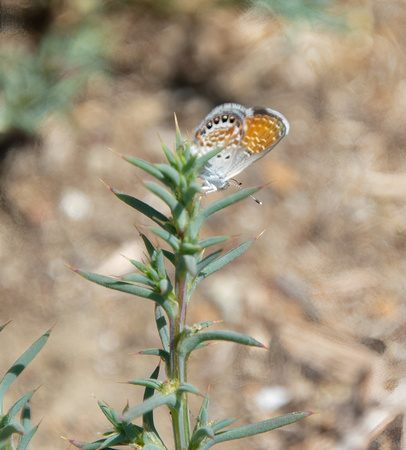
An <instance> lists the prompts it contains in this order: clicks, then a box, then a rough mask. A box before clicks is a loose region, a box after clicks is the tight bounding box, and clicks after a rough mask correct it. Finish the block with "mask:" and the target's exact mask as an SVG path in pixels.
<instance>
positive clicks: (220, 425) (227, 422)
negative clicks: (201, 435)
mask: <svg viewBox="0 0 406 450" xmlns="http://www.w3.org/2000/svg"><path fill="white" fill-rule="evenodd" d="M236 420H237V419H231V418H230V419H223V420H220V421H218V422H217V423H215V424H213V425H212V426H211V429H212V430H213V431H214V432H216V431H219V430H221V429H222V428H226V427H229V426H230V425H231V424H233V423H234V422H235V421H236Z"/></svg>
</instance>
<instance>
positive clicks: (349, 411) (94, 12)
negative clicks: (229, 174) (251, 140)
mask: <svg viewBox="0 0 406 450" xmlns="http://www.w3.org/2000/svg"><path fill="white" fill-rule="evenodd" d="M0 8H1V9H0V21H1V22H0V26H1V34H0V195H1V197H0V200H1V209H0V281H1V287H0V289H1V294H0V295H1V322H2V323H4V322H6V321H7V320H9V319H12V323H11V324H10V325H9V326H8V327H7V328H6V330H4V331H3V333H1V336H0V342H1V348H2V351H1V357H0V369H1V371H2V372H4V371H6V370H7V369H8V368H9V366H10V365H11V364H12V363H13V362H14V361H15V359H16V358H17V357H18V356H19V355H20V354H21V353H22V352H23V351H24V350H25V349H26V348H27V347H28V346H29V345H30V344H31V343H32V342H33V341H34V340H36V339H37V338H38V337H39V336H40V335H41V334H42V333H44V332H45V331H46V330H47V329H48V328H49V327H50V326H51V325H52V324H53V323H54V322H57V325H56V327H55V330H54V332H53V334H52V336H51V339H50V340H49V342H48V344H47V345H46V346H45V348H44V349H43V350H42V351H41V353H40V354H39V356H38V357H37V358H36V359H35V360H34V361H33V363H31V365H30V366H29V368H28V369H27V370H26V371H25V372H24V373H23V375H22V376H21V377H19V379H18V381H17V382H16V383H15V386H14V385H13V389H14V391H12V392H10V394H9V395H8V396H7V397H6V402H9V404H6V407H8V406H10V405H11V404H12V402H13V401H14V400H15V399H16V398H17V395H22V394H23V393H25V392H27V391H28V390H31V389H33V388H35V387H37V386H38V385H42V387H41V389H40V390H39V391H38V392H37V393H36V394H35V396H34V398H33V401H32V409H33V420H34V423H37V422H39V421H40V420H41V419H42V423H41V426H40V428H39V430H38V432H37V434H36V436H35V437H34V439H33V445H32V448H34V449H45V450H51V449H65V448H67V445H68V444H67V443H66V442H65V441H63V440H62V439H61V438H60V435H62V436H66V437H68V438H76V439H78V440H84V441H91V440H95V439H97V438H98V435H97V432H103V431H105V430H106V429H107V428H108V423H107V421H106V420H105V418H104V416H103V415H102V414H101V412H100V410H99V408H98V406H97V402H96V400H95V399H94V397H93V395H94V396H95V397H96V398H98V399H102V400H104V401H105V402H107V403H108V404H110V405H111V406H112V407H114V408H116V409H117V410H121V409H122V408H123V407H124V406H125V403H126V402H127V399H128V400H129V402H130V404H131V405H135V404H136V403H138V402H139V401H141V399H142V390H141V389H138V388H136V387H131V386H127V385H123V384H118V383H117V382H119V381H126V380H130V379H134V378H142V377H146V376H149V374H150V373H152V371H153V369H154V368H155V365H156V363H157V361H156V359H154V358H153V357H146V356H144V357H141V356H135V355H129V354H130V353H132V352H137V351H139V350H140V349H142V348H148V347H154V346H158V345H159V342H158V337H157V333H156V329H155V325H154V322H153V305H152V304H150V303H149V302H148V301H146V300H142V299H135V298H132V297H130V296H126V295H125V294H119V293H116V292H113V291H108V290H106V289H103V288H101V287H98V286H96V285H92V284H90V283H88V282H86V281H85V280H83V279H81V278H80V277H78V276H77V275H75V274H74V273H72V272H71V271H69V270H68V269H67V268H66V267H65V264H67V265H71V266H74V267H80V268H82V269H85V270H90V271H95V272H99V273H104V274H107V275H120V274H124V273H126V272H129V271H131V267H129V264H128V263H127V262H126V261H125V259H124V258H122V257H121V256H120V254H124V255H126V256H127V257H131V258H135V259H137V258H142V255H143V246H142V243H141V242H140V239H139V237H138V232H137V231H136V229H135V227H134V225H136V226H137V227H139V228H141V229H145V228H144V227H146V226H148V225H149V223H148V221H147V220H146V219H145V218H143V217H142V216H140V214H137V213H136V212H135V211H134V210H131V208H129V207H127V206H125V205H124V204H123V203H122V202H120V201H118V200H117V199H116V198H115V197H114V196H113V195H111V193H110V192H109V191H108V190H107V189H106V188H105V187H104V186H103V185H102V183H101V182H100V179H103V181H105V182H106V183H108V184H109V185H111V186H113V187H115V188H117V189H119V190H122V191H125V192H127V193H129V194H131V195H134V196H136V197H138V198H140V199H142V200H143V201H145V202H151V204H152V205H153V206H155V207H158V208H163V207H162V205H160V204H159V202H158V201H157V200H155V199H154V198H153V196H152V195H150V194H149V193H148V192H147V191H146V190H145V189H144V188H143V187H142V186H141V185H140V183H139V178H138V177H140V176H144V174H143V173H141V171H139V170H137V169H135V168H134V167H132V166H130V165H129V164H127V163H125V162H124V161H122V160H121V159H120V158H119V157H117V156H116V155H115V154H114V153H113V152H111V151H109V148H111V149H113V150H115V151H117V152H120V153H124V154H129V155H133V156H136V157H142V158H145V159H146V160H148V161H151V162H162V161H163V155H162V152H161V149H160V143H159V138H158V135H159V136H160V137H161V138H162V140H163V141H164V142H165V143H166V144H167V145H168V146H170V147H172V146H173V143H174V116H173V114H174V113H176V115H177V117H178V120H179V124H180V128H181V130H182V132H183V135H184V137H185V138H186V137H187V136H188V135H189V136H192V134H193V130H194V128H195V127H196V126H197V125H198V124H199V123H200V121H201V120H202V119H203V117H204V116H205V115H206V114H207V113H208V112H209V111H210V110H211V109H212V108H213V107H214V106H216V105H218V104H221V103H223V102H229V101H233V102H237V103H241V104H243V105H244V106H247V107H248V106H254V105H258V106H265V107H270V108H272V109H275V110H277V111H280V112H281V113H282V114H284V115H285V116H286V118H287V119H288V120H289V122H290V125H291V131H290V134H289V135H288V136H287V137H286V138H285V139H283V141H282V142H281V143H280V144H279V145H278V146H277V147H276V148H275V149H274V150H273V151H272V152H271V153H270V154H269V155H267V156H266V158H264V159H262V160H261V163H258V164H254V165H253V166H251V167H249V168H248V169H247V170H245V171H244V172H243V173H242V174H240V175H239V176H238V180H239V181H241V182H242V183H243V185H244V186H251V185H257V184H267V186H266V187H265V188H264V189H263V190H262V191H261V192H260V193H259V194H258V198H260V200H261V201H262V202H263V205H262V206H259V205H257V204H256V203H255V202H254V201H252V200H251V199H247V200H245V201H244V202H241V203H240V204H237V205H234V206H233V207H232V208H230V209H229V210H227V211H226V212H225V213H219V214H217V215H215V216H213V217H212V218H211V219H210V221H209V222H208V224H207V226H206V228H205V229H204V236H203V237H208V236H211V235H213V234H220V235H223V234H231V235H234V236H235V238H234V239H233V242H231V243H229V244H227V245H229V247H230V248H231V247H232V246H234V245H237V244H238V243H240V242H243V241H244V240H247V239H251V238H253V237H255V236H257V235H259V234H260V233H261V232H262V231H263V230H265V233H264V234H263V235H262V236H261V238H260V239H259V240H258V241H257V242H256V244H255V245H254V246H253V247H251V248H250V250H249V251H248V252H247V253H245V254H244V255H243V256H242V257H240V258H239V259H238V260H236V261H235V262H233V263H232V264H231V265H229V266H227V268H225V269H224V270H222V271H221V272H219V273H217V274H216V275H214V276H213V277H211V278H209V279H207V280H206V281H205V282H204V283H203V284H202V285H201V289H200V290H198V291H197V292H196V295H195V297H194V301H193V302H192V304H191V306H190V313H189V321H190V323H191V324H192V323H195V322H197V321H201V320H220V319H222V320H224V322H223V323H222V324H220V325H218V326H217V327H218V328H220V327H221V328H226V329H230V330H235V331H239V332H243V333H246V334H249V335H252V336H253V337H255V338H256V339H258V340H260V341H261V342H263V343H264V344H265V345H267V346H269V347H270V351H269V352H267V351H263V350H258V349H245V348H240V347H239V346H237V345H231V344H226V343H220V344H217V345H215V346H213V347H211V348H208V349H205V350H201V351H200V352H198V353H196V354H194V356H193V357H192V358H191V360H190V363H189V370H190V375H189V381H190V382H191V383H193V384H195V385H196V386H197V387H198V388H199V389H200V390H201V392H205V391H206V389H207V388H208V386H209V385H210V395H211V419H213V420H214V419H223V418H226V417H238V418H239V420H238V421H237V422H236V423H237V425H243V424H248V423H252V422H255V421H260V420H264V419H266V418H269V417H273V416H276V415H280V414H284V413H287V412H291V411H298V410H311V411H317V412H319V414H316V415H313V416H311V417H309V418H307V419H305V420H302V421H300V422H299V423H297V424H294V425H292V426H289V427H286V428H283V429H281V430H278V431H275V432H271V433H267V434H264V435H260V436H257V437H255V438H250V439H249V440H241V441H236V442H234V443H232V444H228V445H227V444H224V445H223V446H222V448H224V449H237V450H238V449H247V448H250V449H263V450H266V449H271V448H272V449H274V450H275V449H276V450H279V449H280V450H283V449H295V450H299V449H300V450H304V449H306V450H307V449H309V450H310V449H344V450H351V449H355V450H358V449H371V450H372V449H400V448H403V447H402V445H404V442H403V444H402V439H403V433H404V432H405V419H404V414H405V412H406V407H405V405H406V385H405V380H404V374H405V368H406V367H405V366H406V364H405V361H406V349H405V337H406V326H405V323H406V322H405V319H406V279H405V271H406V259H405V256H404V253H405V250H406V174H405V172H406V163H405V160H406V151H405V146H404V145H405V144H404V142H405V138H406V128H405V125H404V123H405V117H406V79H405V69H406V60H405V50H406V4H405V3H404V2H400V1H390V0H388V1H372V0H371V1H367V0H365V1H362V0H359V1H356V2H354V1H345V0H343V1H333V0H331V1H329V0H308V1H304V0H302V1H300V0H291V1H289V2H285V1H284V0H262V1H256V0H251V1H248V0H247V1H244V0H239V1H238V0H235V1H232V0H228V1H220V0H218V1H215V0H196V1H193V2H191V1H188V0H173V1H165V0H139V1H135V0H133V1H131V0H127V1H125V0H122V1H109V0H105V1H97V0H86V1H82V0H72V1H69V2H67V1H63V0H42V1H40V0H36V1H32V0H31V1H30V0H19V1H15V0H2V2H1V6H0ZM230 189H232V188H230ZM222 195H225V193H224V192H220V193H215V194H212V195H209V196H208V197H207V198H205V199H204V200H203V201H204V202H206V203H208V202H211V201H213V200H214V199H216V198H218V197H219V196H220V197H221V196H222ZM227 245H226V246H225V249H226V250H227V248H228V247H227ZM200 402H201V399H192V401H191V408H192V411H193V413H194V414H196V413H197V411H198V407H199V404H200ZM157 422H158V423H159V431H160V432H161V433H162V435H163V437H166V439H167V442H171V440H170V436H171V427H170V417H169V415H168V413H167V411H166V410H164V409H163V408H161V409H160V410H158V420H157ZM168 439H169V440H168ZM170 445H172V444H170Z"/></svg>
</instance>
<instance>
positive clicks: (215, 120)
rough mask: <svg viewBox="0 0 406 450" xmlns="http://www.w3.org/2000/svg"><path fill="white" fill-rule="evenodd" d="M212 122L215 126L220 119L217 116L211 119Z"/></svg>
mask: <svg viewBox="0 0 406 450" xmlns="http://www.w3.org/2000/svg"><path fill="white" fill-rule="evenodd" d="M213 122H214V123H215V124H216V125H217V124H218V123H219V122H220V117H219V116H217V117H215V118H214V119H213Z"/></svg>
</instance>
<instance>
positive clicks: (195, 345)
mask: <svg viewBox="0 0 406 450" xmlns="http://www.w3.org/2000/svg"><path fill="white" fill-rule="evenodd" d="M162 148H163V151H164V153H165V156H166V158H167V160H168V164H150V163H148V162H146V161H144V160H141V159H137V158H133V157H129V156H122V157H123V159H125V160H126V161H128V162H129V163H131V164H133V165H134V166H136V167H138V168H140V169H142V170H143V171H145V172H147V173H148V174H149V175H151V176H152V177H153V178H155V179H156V180H157V181H158V182H159V184H158V183H156V182H153V181H145V182H143V185H144V186H145V188H147V189H148V190H149V191H151V192H152V193H153V194H155V195H156V196H157V197H159V198H160V199H161V200H162V201H163V202H164V203H166V205H167V206H168V207H169V210H170V214H169V215H165V214H163V213H161V212H160V211H158V210H156V209H155V208H153V207H151V206H150V205H148V204H146V203H144V202H143V201H141V200H139V199H137V198H134V197H132V196H131V195H128V194H125V193H124V192H120V191H118V190H116V189H113V188H110V190H111V192H113V193H114V194H115V195H116V196H117V197H118V198H119V199H120V200H122V201H123V202H125V203H126V204H128V205H129V206H131V207H132V208H134V209H136V210H137V211H138V212H140V213H142V214H143V215H145V216H146V217H148V218H149V219H151V220H152V221H153V222H154V223H155V226H152V227H150V228H149V230H150V232H151V233H153V234H154V235H156V236H158V237H159V238H160V239H162V240H163V241H164V242H166V244H168V246H169V248H170V249H171V250H164V249H163V248H161V247H159V246H157V247H156V246H154V245H153V244H152V243H151V241H150V240H149V239H148V237H147V236H145V235H144V234H141V238H142V240H143V241H144V244H145V248H146V251H147V255H148V258H147V260H146V261H142V262H140V261H135V260H132V259H130V263H131V264H132V265H133V266H134V267H135V268H136V269H137V271H136V272H135V273H131V274H129V275H125V276H123V277H121V278H113V277H107V276H104V275H98V274H95V273H91V272H84V271H82V270H78V269H74V270H75V271H76V272H77V273H78V274H79V275H81V276H82V277H83V278H86V279H87V280H90V281H92V282H94V283H97V284H99V285H101V286H104V287H107V288H110V289H115V290H117V291H121V292H125V293H127V294H132V295H134V296H136V297H143V298H147V299H150V300H152V301H154V302H155V322H156V325H157V328H158V333H159V337H160V339H161V343H162V348H150V349H146V350H143V351H141V352H140V354H143V355H155V356H158V357H159V358H160V359H161V360H162V361H163V362H164V364H165V369H166V377H167V378H166V380H165V381H163V382H162V381H158V373H159V366H158V367H157V368H156V369H155V370H154V372H153V373H152V375H151V376H150V377H149V378H142V379H137V380H133V381H130V382H129V383H130V384H132V385H138V386H143V387H145V394H144V401H143V402H142V403H141V404H139V405H137V406H133V407H129V406H126V407H125V408H124V410H123V412H122V413H119V412H116V411H115V410H114V409H112V408H110V407H109V406H108V405H106V404H105V403H102V402H99V406H100V408H101V410H102V412H103V413H104V415H105V416H106V417H107V419H108V420H109V421H110V422H111V424H112V426H113V428H112V429H111V430H110V431H108V432H106V433H104V437H103V438H102V439H99V440H97V441H95V442H92V443H84V442H78V441H75V440H70V441H69V442H70V443H72V444H74V445H75V446H76V447H78V448H83V449H87V450H90V449H99V448H113V446H118V445H130V446H132V447H133V448H143V449H148V450H153V449H155V450H157V449H166V448H167V447H166V446H165V444H164V442H163V441H162V439H161V438H160V436H159V434H158V431H157V429H156V427H155V423H154V415H153V413H154V409H155V408H157V407H159V406H162V405H166V406H167V408H168V409H169V411H170V413H171V418H172V424H173V435H174V442H175V448H176V449H177V450H186V449H187V450H197V449H199V450H205V449H208V448H210V447H212V446H213V445H215V444H218V443H220V442H224V441H230V440H233V439H240V438H243V437H247V436H253V435H255V434H259V433H264V432H266V431H269V430H273V429H275V428H279V427H282V426H284V425H288V424H290V423H293V422H296V421H298V420H300V419H302V418H304V417H307V416H309V415H310V414H311V413H310V412H296V413H291V414H286V415H283V416H280V417H276V418H273V419H268V420H265V421H263V422H259V423H255V424H251V425H246V426H242V427H238V428H231V429H229V428H227V427H229V426H230V425H231V424H232V423H233V422H234V420H235V419H223V420H220V421H210V420H209V418H208V407H209V396H208V395H206V396H204V400H203V404H202V406H201V409H200V412H199V414H198V416H197V420H196V423H195V425H194V428H191V423H190V413H189V406H188V396H189V394H193V395H199V391H198V389H197V388H196V387H194V386H193V385H192V384H190V383H188V379H187V363H188V358H189V356H190V354H191V353H192V352H193V351H195V350H197V349H200V348H202V347H205V346H207V345H208V344H209V343H210V342H213V341H228V342H235V343H238V344H242V345H247V346H251V347H258V348H264V346H263V345H262V344H261V343H260V342H258V341H257V340H255V339H254V338H252V337H250V336H246V335H244V334H241V333H236V332H232V331H208V330H207V329H208V327H210V325H212V324H213V322H211V321H206V322H201V323H198V324H195V325H193V326H188V325H187V322H186V316H187V314H186V313H187V307H188V304H189V302H190V300H191V296H192V293H193V292H194V290H195V289H196V287H197V286H198V284H199V283H200V282H201V281H202V280H204V279H205V278H207V277H208V276H209V275H212V274H213V273H215V272H217V271H218V270H219V269H221V268H222V267H224V266H225V265H226V264H229V263H230V262H231V261H233V260H234V259H235V258H237V257H238V256H240V255H241V254H242V253H243V252H245V251H246V250H247V249H248V248H249V247H250V246H251V245H252V244H253V242H254V241H255V239H253V240H251V241H248V242H245V243H243V244H240V245H238V246H236V247H235V248H233V249H232V250H230V251H228V252H227V253H223V252H222V251H221V250H215V251H212V252H210V251H208V249H209V248H210V247H212V246H214V245H216V244H219V243H221V242H224V241H226V240H227V239H228V237H226V236H215V237H210V238H205V239H202V238H200V229H201V227H202V225H203V223H204V221H205V220H206V219H207V218H208V217H209V216H211V215H212V214H215V213H217V212H218V211H220V210H222V209H224V208H226V207H228V206H230V205H233V204H234V203H236V202H238V201H240V200H243V199H245V198H247V197H249V196H251V195H253V194H255V192H257V191H258V190H259V189H260V188H257V187H254V188H249V189H243V190H239V191H237V192H233V193H232V194H230V195H227V196H225V197H223V198H221V199H220V200H216V201H214V202H213V203H211V204H209V205H208V206H205V207H204V208H202V207H201V205H200V197H201V194H202V187H201V185H200V184H199V183H197V182H196V177H197V176H198V174H199V170H200V168H202V167H203V166H204V164H205V163H206V162H207V161H208V160H209V159H210V158H212V157H213V156H215V155H216V154H217V153H218V152H219V150H214V151H212V152H210V153H207V154H206V155H204V156H200V157H197V156H195V155H192V153H191V151H190V145H189V144H184V143H183V141H182V138H181V135H180V132H179V129H178V128H177V129H176V149H175V152H174V153H172V152H171V151H170V150H169V149H168V148H167V147H166V146H165V145H162ZM206 252H208V254H207V255H206ZM169 265H172V266H173V267H174V276H173V277H171V276H169V274H168V271H167V266H169ZM139 417H141V421H142V423H141V425H135V424H134V423H133V422H132V421H133V420H134V419H137V418H139ZM225 428H227V429H225Z"/></svg>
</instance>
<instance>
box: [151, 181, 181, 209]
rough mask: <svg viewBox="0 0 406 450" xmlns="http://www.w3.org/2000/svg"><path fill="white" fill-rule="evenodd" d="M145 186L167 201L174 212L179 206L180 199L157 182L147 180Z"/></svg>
mask: <svg viewBox="0 0 406 450" xmlns="http://www.w3.org/2000/svg"><path fill="white" fill-rule="evenodd" d="M145 187H146V188H147V189H148V190H149V191H151V192H152V193H153V194H155V195H156V196H157V197H159V198H160V199H161V200H162V201H163V202H164V203H166V204H167V205H168V206H169V208H170V209H171V211H172V212H173V211H174V210H175V209H176V207H177V206H178V201H177V200H176V198H175V197H174V196H173V195H172V194H171V193H170V192H168V191H167V190H166V189H165V188H163V187H162V186H160V185H159V184H156V183H154V182H152V181H146V182H145Z"/></svg>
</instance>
